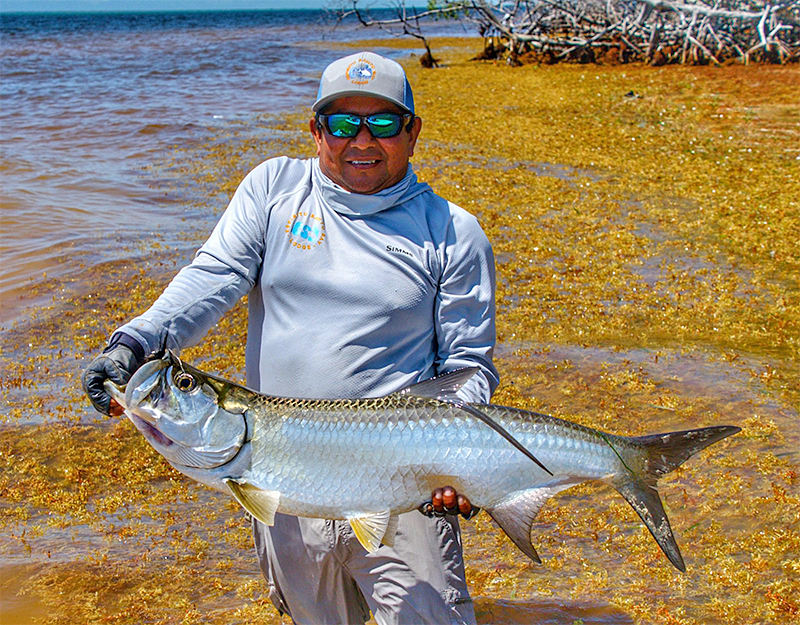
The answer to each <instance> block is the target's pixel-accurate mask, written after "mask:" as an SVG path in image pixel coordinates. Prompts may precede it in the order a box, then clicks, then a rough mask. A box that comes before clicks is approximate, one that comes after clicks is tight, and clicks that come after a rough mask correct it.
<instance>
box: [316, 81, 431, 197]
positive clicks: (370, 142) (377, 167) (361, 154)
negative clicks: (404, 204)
mask: <svg viewBox="0 0 800 625" xmlns="http://www.w3.org/2000/svg"><path fill="white" fill-rule="evenodd" d="M323 112H324V113H325V114H326V115H331V114H333V113H353V114H355V115H372V114H374V113H401V114H402V113H404V112H405V111H403V109H401V108H400V107H399V106H397V105H395V104H392V103H391V102H387V101H386V100H381V99H380V98H373V97H370V96H347V97H342V98H338V99H336V100H334V101H333V102H331V103H330V104H328V106H326V107H325V109H324V111H323ZM421 128H422V120H421V119H420V118H419V117H415V118H414V121H413V123H412V126H411V130H410V131H406V129H405V128H403V129H402V130H401V131H400V134H399V135H397V136H396V137H390V138H388V139H376V138H375V137H373V136H372V135H371V134H370V132H369V130H368V129H367V125H366V124H363V123H362V125H361V127H360V128H359V129H358V134H357V135H356V136H355V137H351V138H349V139H348V138H342V137H334V136H332V135H330V134H329V133H328V131H327V130H325V129H324V128H317V125H316V123H315V121H314V119H312V120H311V134H313V135H314V141H315V142H316V144H317V155H318V156H319V166H320V169H322V173H324V174H325V175H326V176H328V178H330V179H331V180H333V181H334V182H335V183H336V184H338V185H339V186H340V187H342V188H344V189H346V190H348V191H350V192H352V193H367V194H371V193H377V192H378V191H381V190H383V189H386V188H387V187H391V186H392V185H394V184H397V183H398V182H400V180H402V178H403V176H405V175H406V170H407V169H408V159H409V158H411V156H413V154H414V145H415V144H416V143H417V137H418V136H419V131H420V130H421Z"/></svg>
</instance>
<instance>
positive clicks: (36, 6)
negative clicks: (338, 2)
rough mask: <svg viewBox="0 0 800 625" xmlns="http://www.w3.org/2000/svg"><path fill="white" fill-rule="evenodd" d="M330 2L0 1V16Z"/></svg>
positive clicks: (324, 2)
mask: <svg viewBox="0 0 800 625" xmlns="http://www.w3.org/2000/svg"><path fill="white" fill-rule="evenodd" d="M330 4H331V0H0V12H2V13H12V12H20V11H23V12H29V11H30V12H41V11H46V12H53V11H55V12H64V11H67V12H74V11H206V10H226V9H227V10H232V9H290V8H291V9H319V8H322V7H323V6H329V5H330Z"/></svg>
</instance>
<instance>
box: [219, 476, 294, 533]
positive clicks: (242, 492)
mask: <svg viewBox="0 0 800 625" xmlns="http://www.w3.org/2000/svg"><path fill="white" fill-rule="evenodd" d="M224 481H225V484H226V485H227V487H228V489H229V490H230V491H231V494H232V495H233V496H234V498H235V499H236V501H238V502H239V503H240V504H241V506H242V507H243V508H244V509H245V510H247V511H248V512H249V513H250V514H252V515H253V516H254V517H255V518H257V519H258V520H259V521H261V522H262V523H264V524H265V525H274V524H275V513H276V512H277V511H278V505H279V503H280V498H281V494H280V493H279V492H278V491H276V490H264V489H263V488H259V487H258V486H253V485H252V484H250V483H248V482H237V481H236V480H233V479H230V478H229V479H226V480H224Z"/></svg>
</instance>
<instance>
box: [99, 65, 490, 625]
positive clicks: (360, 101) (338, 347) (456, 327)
mask: <svg viewBox="0 0 800 625" xmlns="http://www.w3.org/2000/svg"><path fill="white" fill-rule="evenodd" d="M313 110H314V112H315V116H314V118H313V119H312V120H311V121H310V130H311V133H312V134H313V136H314V140H315V142H316V147H317V155H318V157H319V158H318V159H309V160H296V159H289V158H285V157H281V158H275V159H270V160H268V161H266V162H264V163H262V164H261V165H259V166H258V167H256V168H255V169H254V170H253V171H252V172H250V173H249V174H248V175H247V177H246V178H245V179H244V181H243V182H242V183H241V185H240V186H239V188H238V189H237V191H236V193H235V195H234V197H233V199H232V200H231V203H230V205H229V206H228V209H227V211H226V212H225V214H224V215H223V216H222V218H221V219H220V222H219V223H218V224H217V226H216V228H215V229H214V231H213V233H212V234H211V236H210V238H209V239H208V241H207V242H206V243H205V244H204V245H203V246H202V248H201V249H200V250H199V251H198V253H197V255H196V257H195V259H194V261H193V262H192V263H191V264H190V265H189V266H187V267H184V268H183V269H182V270H181V271H180V272H179V273H178V275H177V276H176V277H175V279H174V280H173V281H172V283H171V284H170V285H169V286H168V287H167V289H166V290H165V291H164V293H163V294H162V295H161V297H159V299H158V300H157V301H156V302H155V303H154V304H153V306H152V307H151V308H150V309H149V310H148V311H147V312H146V313H145V314H144V315H142V316H141V317H138V318H137V319H134V320H133V321H131V322H130V323H128V324H126V325H124V326H122V327H121V328H120V329H119V330H118V331H117V332H115V333H114V335H112V338H111V340H110V341H109V345H108V346H107V347H106V350H105V351H104V353H103V354H102V355H101V356H98V358H96V359H95V360H94V361H93V362H92V363H91V364H90V366H89V368H88V369H87V371H86V373H85V374H84V387H85V388H86V390H87V393H88V394H89V396H90V398H91V399H92V402H93V404H94V405H95V406H96V407H97V408H98V410H101V411H103V412H106V413H109V412H110V413H112V414H114V413H119V408H118V407H117V406H112V405H111V404H110V398H109V397H108V396H107V395H106V394H105V392H104V391H103V388H102V382H103V380H104V379H106V378H110V379H111V380H113V381H115V382H117V383H124V382H126V381H127V379H128V378H129V376H130V374H131V372H132V371H134V370H135V369H136V367H137V366H138V365H139V364H140V363H141V362H142V360H143V359H144V358H145V356H146V355H147V354H150V353H155V352H159V351H161V350H163V349H165V348H171V349H180V348H183V347H186V346H187V345H191V344H193V343H196V342H198V341H199V340H200V339H201V338H202V337H203V336H204V335H205V333H206V332H207V331H208V329H209V328H210V327H211V326H212V325H213V324H214V323H215V322H216V321H217V320H218V319H219V318H220V316H222V314H224V313H225V312H226V311H227V310H228V309H230V308H231V307H232V306H233V304H234V303H235V302H236V301H237V300H238V299H239V298H240V297H242V296H243V295H245V294H249V322H248V339H247V348H246V368H247V383H248V385H249V386H250V387H252V388H255V389H258V390H260V391H262V392H265V393H269V394H275V395H284V396H296V397H317V398H334V397H376V396H381V395H385V394H388V393H390V392H393V391H397V390H399V389H402V388H404V387H406V386H408V385H410V384H412V383H414V382H418V381H421V380H424V379H427V378H430V377H432V376H434V375H436V374H440V373H445V372H448V371H453V370H455V369H459V368H462V367H466V366H473V367H478V368H479V372H478V373H476V374H475V375H474V376H473V378H472V379H470V381H469V382H468V383H467V384H466V385H465V386H464V387H463V388H462V389H461V390H460V391H459V393H460V395H461V396H462V398H464V399H466V400H468V401H476V402H488V400H489V398H490V396H491V393H492V391H493V390H494V388H495V387H496V385H497V382H498V378H497V372H496V370H495V368H494V366H493V365H492V361H491V358H492V350H493V346H494V341H495V330H494V262H493V257H492V252H491V248H490V245H489V242H488V240H487V239H486V236H485V235H484V233H483V231H482V230H481V228H480V226H479V225H478V222H477V220H476V219H475V218H474V217H472V216H471V215H469V214H468V213H466V212H465V211H464V210H463V209H461V208H459V207H457V206H455V205H453V204H450V203H448V202H446V201H445V200H443V199H442V198H440V197H438V196H437V195H435V194H434V193H433V191H431V189H430V187H428V185H426V184H422V183H419V182H418V181H417V179H416V176H415V175H414V173H413V170H412V168H411V166H410V165H409V159H410V158H411V156H412V155H413V154H414V147H415V145H416V141H417V138H418V137H419V134H420V130H421V128H422V121H421V120H420V118H419V117H416V116H415V114H414V100H413V95H412V92H411V87H410V85H409V83H408V80H407V78H406V76H405V72H404V71H403V69H402V68H401V67H400V65H398V64H397V63H395V62H394V61H390V60H389V59H386V58H383V57H381V56H379V55H377V54H373V53H370V52H364V53H361V54H356V55H352V56H348V57H346V58H343V59H340V60H338V61H335V62H334V63H332V64H331V65H329V66H328V67H327V68H326V69H325V71H324V73H323V75H322V79H321V81H320V87H319V93H318V97H317V101H316V102H315V103H314V106H313ZM432 497H433V507H434V508H435V509H436V510H437V512H440V513H441V512H442V511H443V507H444V506H446V507H447V508H448V512H458V511H461V513H462V514H464V515H465V516H469V515H470V514H471V513H472V512H474V510H473V509H472V506H471V505H470V503H469V501H468V500H467V499H466V498H465V497H462V496H460V495H457V493H455V492H454V491H453V489H451V488H449V487H448V488H446V489H444V490H442V489H437V490H436V491H434V493H433V495H432ZM475 510H477V509H475ZM253 531H254V537H255V544H256V551H257V553H258V557H259V561H260V563H261V568H262V570H263V572H264V575H265V577H266V579H267V581H268V583H269V589H270V597H271V598H272V600H273V601H274V603H275V605H276V606H277V607H278V609H279V610H281V611H282V612H287V613H289V614H290V616H291V618H292V620H293V621H294V622H296V623H314V624H320V623H348V624H350V623H364V622H365V621H366V620H367V619H368V618H369V612H370V610H371V611H372V612H373V614H374V615H375V618H376V620H377V621H378V622H379V623H381V624H384V623H387V624H388V623H414V624H417V623H434V624H437V625H440V624H443V623H474V621H475V616H474V613H473V609H472V604H471V600H470V598H469V594H468V592H467V587H466V583H465V580H464V565H463V560H462V554H461V539H460V534H459V530H458V522H457V519H456V518H455V516H453V515H449V516H446V517H445V516H443V515H442V516H433V515H432V516H431V517H428V516H423V515H420V514H418V513H416V512H412V513H408V514H404V515H401V517H400V521H399V523H398V529H397V534H396V538H395V544H394V546H393V547H388V546H386V545H383V546H381V547H380V548H379V549H378V550H377V551H376V552H375V553H372V554H369V553H367V552H366V550H365V549H364V548H363V547H362V546H361V545H360V544H359V543H358V541H357V540H356V539H355V537H354V536H353V534H352V532H351V530H350V527H349V525H348V524H347V522H338V521H336V522H334V521H326V520H323V519H300V518H297V517H291V516H286V515H278V517H277V519H276V523H275V525H274V526H273V527H271V528H267V527H265V526H263V525H262V524H261V523H259V522H258V521H254V527H253Z"/></svg>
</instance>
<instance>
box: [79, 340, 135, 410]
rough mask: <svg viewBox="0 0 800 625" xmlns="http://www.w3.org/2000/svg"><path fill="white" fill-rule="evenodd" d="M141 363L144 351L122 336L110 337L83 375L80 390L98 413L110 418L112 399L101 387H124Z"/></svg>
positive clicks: (133, 341)
mask: <svg viewBox="0 0 800 625" xmlns="http://www.w3.org/2000/svg"><path fill="white" fill-rule="evenodd" d="M142 360H144V350H143V349H142V347H141V345H139V343H138V342H137V341H136V339H134V338H132V337H130V336H128V335H127V334H122V333H121V332H117V333H115V334H114V336H112V337H111V340H110V341H109V342H108V345H107V346H106V348H105V349H104V350H103V353H102V354H100V355H99V356H97V358H95V359H94V360H93V361H92V362H90V363H89V366H88V367H86V371H84V372H83V379H82V382H83V390H84V391H85V392H86V395H88V396H89V401H91V402H92V406H94V407H95V409H96V410H97V411H98V412H102V413H103V414H104V415H108V414H110V408H111V396H110V395H109V394H108V393H107V392H106V389H105V388H104V387H103V382H105V381H106V380H111V381H112V382H113V383H114V384H119V385H120V386H122V385H124V384H127V383H128V380H130V379H131V376H132V375H133V372H134V371H136V370H137V369H138V368H139V365H140V364H141V362H142Z"/></svg>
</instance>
